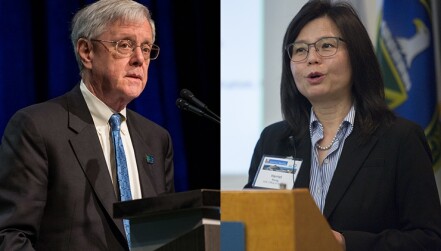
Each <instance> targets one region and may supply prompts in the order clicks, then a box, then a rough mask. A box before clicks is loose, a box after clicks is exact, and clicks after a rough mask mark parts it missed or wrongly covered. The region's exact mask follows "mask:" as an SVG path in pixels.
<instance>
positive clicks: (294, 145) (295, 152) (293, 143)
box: [288, 135, 297, 159]
mask: <svg viewBox="0 0 441 251" xmlns="http://www.w3.org/2000/svg"><path fill="white" fill-rule="evenodd" d="M288 139H289V144H290V145H291V147H292V149H293V150H294V151H293V152H294V155H293V159H295V158H296V155H297V149H296V141H295V139H294V136H292V135H291V136H289V138H288Z"/></svg>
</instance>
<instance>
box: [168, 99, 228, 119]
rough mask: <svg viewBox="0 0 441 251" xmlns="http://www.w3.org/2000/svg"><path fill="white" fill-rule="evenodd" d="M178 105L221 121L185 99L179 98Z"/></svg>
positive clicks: (182, 108)
mask: <svg viewBox="0 0 441 251" xmlns="http://www.w3.org/2000/svg"><path fill="white" fill-rule="evenodd" d="M176 106H177V107H178V108H179V109H181V110H184V111H189V112H192V113H195V114H197V115H199V116H202V117H206V118H209V119H211V120H213V121H214V122H217V123H220V121H219V120H218V119H216V118H214V117H212V116H210V115H208V114H207V113H205V112H204V111H202V110H201V109H199V108H197V107H195V106H193V105H191V104H189V103H188V102H187V101H186V100H185V99H182V98H178V99H177V100H176Z"/></svg>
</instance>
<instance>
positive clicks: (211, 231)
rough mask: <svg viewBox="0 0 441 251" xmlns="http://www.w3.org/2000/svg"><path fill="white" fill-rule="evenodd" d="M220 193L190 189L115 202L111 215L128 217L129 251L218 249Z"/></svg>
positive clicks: (198, 250) (202, 250)
mask: <svg viewBox="0 0 441 251" xmlns="http://www.w3.org/2000/svg"><path fill="white" fill-rule="evenodd" d="M219 207H220V192H219V191H218V190H209V189H201V190H192V191H187V192H180V193H173V194H167V195H162V196H158V197H151V198H144V199H139V200H131V201H124V202H118V203H115V204H114V205H113V216H114V217H115V218H124V219H129V220H130V238H131V241H132V248H131V251H153V250H156V251H180V250H192V251H218V250H219V246H220V211H219Z"/></svg>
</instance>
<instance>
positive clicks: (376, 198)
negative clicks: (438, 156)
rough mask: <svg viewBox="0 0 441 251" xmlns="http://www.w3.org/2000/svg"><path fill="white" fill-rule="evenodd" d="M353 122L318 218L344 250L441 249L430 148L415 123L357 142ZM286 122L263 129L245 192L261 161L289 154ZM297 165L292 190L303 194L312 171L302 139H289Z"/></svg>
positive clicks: (399, 124)
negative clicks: (337, 235)
mask: <svg viewBox="0 0 441 251" xmlns="http://www.w3.org/2000/svg"><path fill="white" fill-rule="evenodd" d="M359 126H360V125H358V124H355V126H354V130H353V132H352V133H351V135H350V136H349V137H348V138H347V139H346V141H345V145H344V148H343V152H342V154H341V156H340V160H339V162H338V164H337V169H336V171H335V173H334V176H333V178H332V181H331V185H330V187H329V192H328V195H327V197H326V203H325V208H324V213H323V214H324V217H325V218H326V219H327V220H328V222H329V224H330V226H331V228H332V229H334V230H336V231H339V232H342V233H343V235H344V237H345V239H346V246H347V251H351V250H356V251H363V250H366V251H372V250H375V251H376V250H400V251H404V250H409V251H416V250H441V206H440V200H439V197H438V192H437V188H436V183H435V179H434V174H433V169H432V168H431V167H432V162H431V153H430V148H429V146H428V144H427V142H426V138H425V136H424V133H423V131H422V130H421V129H420V127H418V126H417V125H416V124H414V123H412V122H410V121H407V120H404V119H401V118H398V119H397V120H396V121H395V122H394V123H393V124H392V125H391V126H390V127H386V126H384V125H382V126H380V128H379V129H378V130H377V131H376V132H375V133H374V135H373V136H372V137H371V138H370V139H369V140H368V142H367V143H365V144H360V134H359ZM289 135H290V130H289V128H288V125H287V123H286V122H279V123H275V124H273V125H270V126H268V127H267V128H265V129H264V130H263V132H262V134H261V136H260V139H259V141H258V142H257V144H256V147H255V150H254V154H253V157H252V161H251V166H250V170H249V181H248V184H247V185H246V186H245V187H246V188H250V187H251V186H252V182H253V180H254V177H255V175H256V171H257V168H258V166H259V163H260V160H261V158H262V155H264V154H265V155H275V156H292V155H294V149H293V147H292V146H291V145H290V144H289V139H288V137H289ZM295 147H296V157H297V158H301V159H303V164H302V166H301V168H300V171H299V174H298V176H297V180H296V181H295V183H294V187H295V188H300V187H303V188H308V187H309V181H310V168H311V139H310V135H309V133H306V135H305V136H303V137H301V138H297V139H295Z"/></svg>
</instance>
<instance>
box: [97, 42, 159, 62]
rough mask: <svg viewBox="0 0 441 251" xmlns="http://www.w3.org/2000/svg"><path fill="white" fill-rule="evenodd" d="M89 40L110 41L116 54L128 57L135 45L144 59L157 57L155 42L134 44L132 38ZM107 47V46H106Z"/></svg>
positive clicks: (157, 48)
mask: <svg viewBox="0 0 441 251" xmlns="http://www.w3.org/2000/svg"><path fill="white" fill-rule="evenodd" d="M90 41H94V42H100V43H103V42H106V43H112V44H114V45H115V50H116V52H117V53H118V54H120V55H122V56H126V57H130V56H131V55H132V54H133V52H134V51H135V49H136V47H140V48H141V51H142V55H143V56H144V59H145V60H147V59H150V60H155V59H156V58H158V55H159V46H157V45H156V44H141V45H136V44H135V42H133V41H132V40H127V39H123V40H119V41H109V40H99V39H90ZM106 48H107V47H106Z"/></svg>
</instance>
